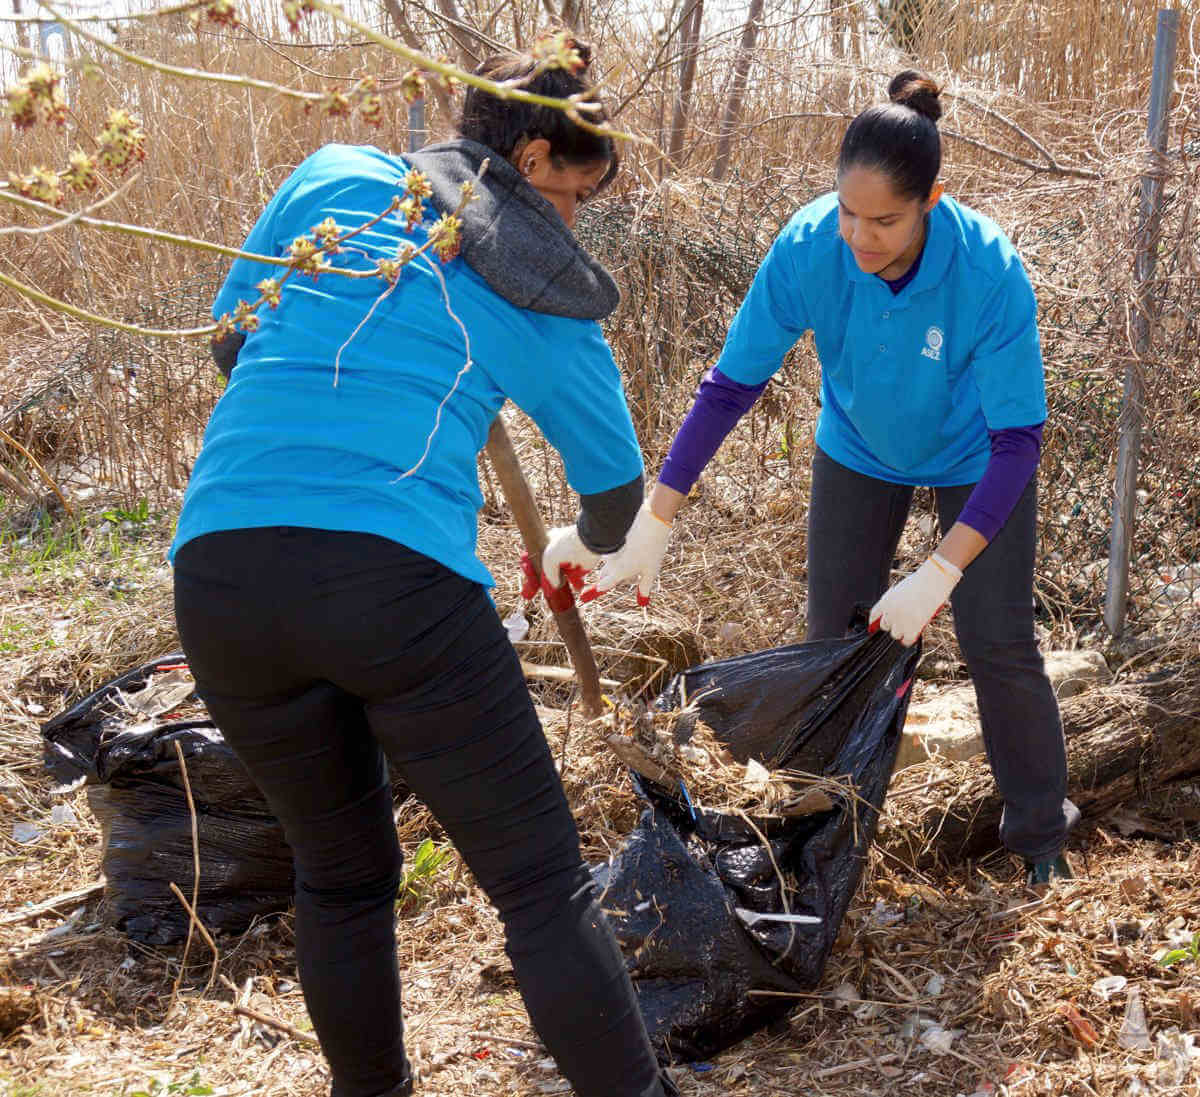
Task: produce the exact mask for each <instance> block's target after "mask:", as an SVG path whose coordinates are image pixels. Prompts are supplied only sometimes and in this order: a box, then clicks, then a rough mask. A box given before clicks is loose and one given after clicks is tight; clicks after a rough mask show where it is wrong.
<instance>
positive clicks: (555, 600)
mask: <svg viewBox="0 0 1200 1097" xmlns="http://www.w3.org/2000/svg"><path fill="white" fill-rule="evenodd" d="M562 573H563V575H564V576H565V577H566V582H564V583H563V585H562V586H561V587H552V586H551V585H550V581H549V580H548V579H547V578H546V576H545V575H544V574H543V575H542V578H541V583H539V582H538V573H537V571H536V570H534V566H533V561H532V560H531V559H530V557H529V553H528V552H523V553H521V574H522V575H523V576H524V577H525V580H524V582H523V583H522V584H521V597H522V598H524V599H526V600H528V599H530V598H536V597H537V592H538V591H539V590H540V591H541V592H542V593H543V594H544V595H545V596H546V605H548V606H549V607H550V608H551V609H552V610H554V612H555V613H565V612H566V611H567V610H569V609H570V608H571V607H572V606H573V605H574V604H575V596H574V595H573V594H572V593H571V588H572V587H574V588H575V589H576V590H581V589H582V588H583V577H584V576H585V575H586V574H587V572H586V571H585V570H584V569H583V568H582V567H580V566H576V565H574V564H564V565H562Z"/></svg>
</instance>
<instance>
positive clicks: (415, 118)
mask: <svg viewBox="0 0 1200 1097" xmlns="http://www.w3.org/2000/svg"><path fill="white" fill-rule="evenodd" d="M424 144H425V100H424V99H418V100H417V101H416V102H415V103H412V104H410V105H409V108H408V151H409V152H416V151H417V150H418V149H420V147H421V146H422V145H424Z"/></svg>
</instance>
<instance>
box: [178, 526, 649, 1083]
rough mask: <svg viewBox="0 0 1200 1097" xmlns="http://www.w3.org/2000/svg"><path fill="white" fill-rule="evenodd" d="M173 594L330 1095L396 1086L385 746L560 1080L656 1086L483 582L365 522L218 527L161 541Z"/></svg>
mask: <svg viewBox="0 0 1200 1097" xmlns="http://www.w3.org/2000/svg"><path fill="white" fill-rule="evenodd" d="M175 612H176V617H177V620H178V624H179V633H180V638H181V639H182V642H183V647H184V650H185V651H186V652H187V655H188V661H189V664H190V666H191V669H192V672H193V674H194V675H195V677H196V685H197V690H198V692H199V693H200V695H201V696H202V697H203V698H204V701H205V703H206V704H207V705H208V708H209V711H210V712H211V714H212V717H213V719H214V720H215V721H216V723H217V725H218V727H220V728H221V731H222V733H223V734H224V736H225V738H226V740H227V741H228V742H229V744H230V745H231V746H232V747H233V749H234V751H236V753H237V755H238V757H239V758H240V759H241V760H242V761H243V763H244V764H245V765H246V768H247V769H248V770H249V771H250V773H251V775H252V776H253V778H254V780H255V781H256V782H257V783H258V785H259V787H260V788H261V790H262V792H263V795H264V796H265V797H266V798H267V802H268V803H269V804H270V806H271V809H272V810H273V811H274V812H275V814H276V816H277V817H278V818H279V820H280V822H281V823H282V824H283V828H284V831H285V833H286V835H287V838H288V841H289V843H290V844H291V846H292V850H293V853H294V855H295V860H296V952H297V961H298V966H299V971H300V981H301V984H302V986H303V988H304V997H305V1001H306V1003H307V1005H308V1010H309V1015H310V1016H311V1018H312V1022H313V1027H314V1028H315V1030H316V1033H317V1035H318V1037H319V1038H320V1040H321V1047H322V1049H323V1050H324V1052H325V1055H326V1057H327V1058H328V1060H329V1063H330V1067H331V1069H332V1073H333V1097H399V1095H400V1094H404V1093H407V1092H409V1085H410V1081H409V1067H408V1061H407V1059H406V1057H405V1054H404V1043H403V1035H402V1023H401V1015H400V978H399V971H398V967H397V962H396V944H395V938H394V928H393V909H394V903H395V898H396V891H397V886H398V883H399V880H400V867H401V855H400V849H399V845H398V843H397V839H396V831H395V827H394V825H393V822H392V810H391V796H390V788H389V781H388V773H387V763H386V759H385V752H386V758H390V759H391V761H392V763H393V764H394V765H395V766H396V767H397V768H398V769H399V771H400V772H401V773H402V774H403V776H404V778H405V779H406V780H407V781H408V784H409V786H410V788H411V789H412V791H413V792H414V794H416V795H417V796H418V797H420V799H421V800H423V801H424V802H425V803H426V804H427V805H428V807H429V809H430V811H431V812H432V813H433V815H434V817H435V818H436V819H437V820H438V822H439V823H440V824H441V825H442V827H444V828H445V830H446V833H447V834H448V835H449V836H450V838H451V839H452V840H453V842H454V844H455V846H457V848H458V850H459V852H460V853H461V854H462V857H463V860H464V861H465V862H466V863H467V865H468V867H469V868H470V869H471V871H472V872H473V873H474V875H475V878H476V879H477V880H478V881H479V884H480V886H481V887H482V888H483V889H484V891H485V892H486V893H487V895H488V897H489V899H491V901H492V903H493V904H494V905H495V906H496V909H497V910H498V911H499V914H500V918H501V921H502V922H503V924H504V930H505V940H506V945H505V947H506V950H507V952H508V955H509V958H510V959H511V960H512V964H513V969H514V971H515V972H516V977H517V982H518V984H519V986H520V988H521V994H522V997H523V998H524V999H525V1004H526V1007H527V1008H528V1010H529V1016H530V1018H531V1020H532V1022H533V1026H534V1028H535V1029H536V1030H537V1032H538V1035H539V1036H541V1038H542V1040H543V1041H544V1042H545V1044H546V1047H547V1049H548V1050H549V1051H550V1053H551V1054H552V1055H553V1056H554V1058H555V1060H556V1061H557V1063H558V1065H559V1067H560V1069H561V1070H562V1072H563V1074H564V1075H565V1076H566V1078H567V1079H568V1080H569V1081H570V1083H571V1084H572V1085H573V1086H574V1087H575V1091H576V1093H577V1094H579V1095H580V1097H661V1095H662V1094H664V1093H667V1092H673V1088H672V1087H670V1084H669V1082H666V1081H665V1080H664V1079H663V1078H662V1077H660V1074H659V1070H658V1066H657V1063H656V1061H655V1058H654V1055H653V1052H652V1051H651V1048H650V1043H649V1040H648V1039H647V1036H646V1030H645V1027H644V1025H643V1023H642V1018H641V1015H640V1014H639V1012H638V1008H637V1001H636V998H635V996H634V993H633V987H632V984H631V983H630V980H629V976H628V974H627V973H626V970H625V965H624V963H623V961H622V958H621V953H620V951H619V949H618V948H617V945H616V941H615V939H614V937H613V935H612V931H611V930H610V928H609V926H608V923H607V921H606V920H605V918H604V916H603V914H602V913H601V911H600V909H599V907H598V906H597V905H596V903H595V901H594V896H593V892H592V887H591V882H590V875H589V873H588V870H587V868H586V867H585V866H584V864H583V861H582V859H581V856H580V852H579V839H578V834H577V832H576V829H575V823H574V820H573V819H572V818H571V814H570V811H569V810H568V808H567V802H566V798H565V796H564V794H563V790H562V785H561V782H560V781H559V778H558V774H557V773H556V772H555V768H554V763H553V760H552V758H551V755H550V751H549V748H548V746H547V744H546V740H545V736H544V735H543V733H542V729H541V726H540V724H539V723H538V719H537V716H536V714H535V712H534V708H533V705H532V703H531V701H530V698H529V693H528V690H527V689H526V687H525V682H524V679H523V677H522V674H521V669H520V664H519V661H518V659H517V657H516V653H515V652H514V650H513V647H512V645H511V644H510V643H509V641H508V638H507V636H506V635H505V632H504V629H503V628H502V626H501V624H500V620H499V618H498V616H497V614H496V611H495V608H494V607H493V606H492V604H491V602H490V601H489V599H488V597H487V594H486V593H485V591H484V590H483V588H482V587H480V586H479V585H478V584H476V583H473V582H471V581H469V580H467V579H465V578H463V577H462V576H459V575H457V574H456V573H454V572H452V571H450V570H449V569H447V568H445V567H443V566H442V565H441V564H438V563H437V562H435V561H433V560H431V559H429V558H428V557H426V556H422V555H420V554H419V553H416V552H413V551H411V550H409V549H407V548H404V547H403V546H401V545H398V544H396V543H394V542H392V541H388V540H386V539H384V538H381V537H375V536H372V535H369V534H360V533H341V532H331V531H325V530H310V529H297V528H291V527H282V528H281V527H271V528H266V529H247V530H233V531H229V532H224V533H211V534H208V535H206V536H203V537H200V538H197V539H196V540H194V541H190V542H188V543H187V544H185V545H184V546H183V548H182V549H181V550H180V551H179V553H178V554H177V558H176V561H175Z"/></svg>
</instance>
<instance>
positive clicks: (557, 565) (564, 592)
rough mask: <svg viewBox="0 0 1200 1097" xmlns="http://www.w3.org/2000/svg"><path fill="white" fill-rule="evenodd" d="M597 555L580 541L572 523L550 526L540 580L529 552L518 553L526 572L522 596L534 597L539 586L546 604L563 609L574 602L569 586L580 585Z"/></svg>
mask: <svg viewBox="0 0 1200 1097" xmlns="http://www.w3.org/2000/svg"><path fill="white" fill-rule="evenodd" d="M599 559H600V556H599V554H597V553H595V552H592V550H591V549H589V548H588V547H587V545H585V544H584V543H583V541H582V540H581V539H580V537H579V532H578V531H577V530H576V528H575V527H574V526H560V527H559V528H558V529H553V530H551V531H550V534H549V538H548V540H547V542H546V551H545V552H544V553H543V554H542V576H541V582H540V583H539V581H538V574H537V570H536V569H535V568H534V566H533V561H532V560H531V559H530V558H529V553H528V552H523V553H522V554H521V572H522V574H523V575H524V576H525V582H524V584H523V585H522V587H521V596H522V597H523V598H526V599H529V598H534V597H536V596H537V592H538V590H539V588H540V589H541V591H542V593H543V594H544V595H545V596H546V604H547V605H548V606H549V607H550V608H551V609H552V610H553V611H554V612H555V613H563V612H564V611H566V610H568V609H570V608H571V607H572V606H573V605H574V604H575V598H574V597H573V596H572V594H571V588H572V587H574V588H575V589H576V590H582V589H583V581H584V576H585V575H586V574H587V573H588V571H590V570H591V569H592V568H593V567H594V566H595V565H596V563H597V561H599Z"/></svg>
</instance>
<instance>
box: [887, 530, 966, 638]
mask: <svg viewBox="0 0 1200 1097" xmlns="http://www.w3.org/2000/svg"><path fill="white" fill-rule="evenodd" d="M961 578H962V572H961V571H959V570H958V568H956V567H955V566H954V565H953V564H952V563H950V561H949V560H947V559H946V558H945V557H944V556H939V555H938V554H937V553H936V552H935V553H934V554H933V555H932V556H931V557H929V559H928V560H926V561H925V563H923V564H922V565H921V566H920V567H919V568H917V570H916V571H914V572H913V573H912V574H911V575H910V576H908V578H906V579H901V580H900V582H898V583H897V584H896V585H895V586H894V587H892V589H891V590H889V591H888V592H887V593H886V594H885V595H884V596H883V597H882V598H880V599H879V601H878V602H876V603H875V605H873V606H872V607H871V615H870V618H869V620H870V631H871V632H874V631H875V630H876V629H877V628H882V629H883V630H884V631H885V632H890V633H891V634H892V636H893V637H895V638H896V639H897V640H899V641H900V643H902V644H904V645H905V647H911V646H912V645H913V644H915V643H916V642H917V637H918V636H920V635H921V631H922V630H923V629H924V628H925V626H926V625H927V624H929V622H930V621H932V620H933V618H934V615H935V614H936V613H937V611H938V610H939V609H941V608H942V606H944V605H945V604H946V599H947V598H949V597H950V592H951V591H952V590H953V589H954V588H955V586H957V584H958V581H959V580H960V579H961Z"/></svg>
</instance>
